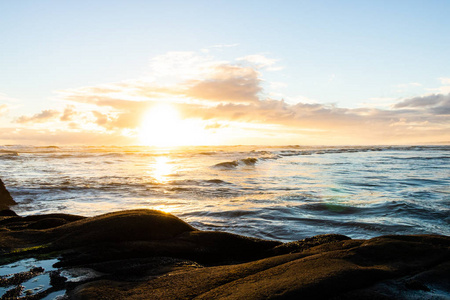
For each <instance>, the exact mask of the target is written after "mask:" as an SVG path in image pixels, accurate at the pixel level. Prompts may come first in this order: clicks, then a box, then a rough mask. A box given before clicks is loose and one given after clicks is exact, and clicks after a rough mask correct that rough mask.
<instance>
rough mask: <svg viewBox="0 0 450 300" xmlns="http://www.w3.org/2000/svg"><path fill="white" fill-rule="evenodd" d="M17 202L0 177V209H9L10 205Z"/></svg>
mask: <svg viewBox="0 0 450 300" xmlns="http://www.w3.org/2000/svg"><path fill="white" fill-rule="evenodd" d="M15 204H17V203H16V201H14V199H13V198H12V197H11V194H10V193H9V192H8V190H7V189H6V187H5V184H4V183H3V181H2V180H1V179H0V210H4V209H8V208H9V207H10V206H12V205H15Z"/></svg>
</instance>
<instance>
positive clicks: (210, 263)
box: [0, 210, 450, 299]
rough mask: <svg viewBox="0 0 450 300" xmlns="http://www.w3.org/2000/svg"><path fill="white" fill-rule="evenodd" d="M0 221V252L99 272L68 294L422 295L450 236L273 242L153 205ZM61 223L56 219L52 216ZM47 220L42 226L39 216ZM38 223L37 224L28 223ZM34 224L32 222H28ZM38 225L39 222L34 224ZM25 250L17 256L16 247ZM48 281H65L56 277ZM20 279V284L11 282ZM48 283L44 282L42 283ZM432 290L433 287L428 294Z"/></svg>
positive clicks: (446, 266)
mask: <svg viewBox="0 0 450 300" xmlns="http://www.w3.org/2000/svg"><path fill="white" fill-rule="evenodd" d="M63 216H65V215H59V217H58V216H57V214H52V215H42V216H30V217H23V218H22V217H14V216H13V217H8V218H5V219H3V220H0V223H1V224H0V226H3V227H4V228H6V230H3V231H0V251H1V252H2V254H4V257H8V258H11V257H12V258H17V257H18V256H19V255H26V256H27V257H29V255H30V254H32V253H33V252H30V250H26V249H36V250H31V251H36V252H34V253H37V254H39V255H48V254H49V253H51V254H52V255H55V253H56V254H58V255H59V257H61V262H60V263H59V264H57V265H55V267H77V266H79V267H83V268H90V269H92V270H95V271H96V272H100V273H101V275H100V276H101V277H100V278H98V277H95V278H91V279H89V281H90V282H87V283H86V282H83V283H73V282H70V283H69V282H66V283H65V287H66V288H67V289H68V295H69V298H70V299H193V298H195V299H225V298H227V299H411V298H412V299H420V298H429V299H430V298H433V296H438V297H440V296H442V295H444V297H448V296H450V284H449V282H450V262H449V258H450V237H447V236H439V235H398V236H396V235H390V236H381V237H377V238H373V239H369V240H352V239H350V238H348V237H346V236H342V235H334V234H330V235H319V236H315V237H311V238H307V239H304V240H301V241H296V242H291V243H284V244H283V243H281V242H277V241H267V240H261V239H255V238H248V237H244V236H239V235H235V234H231V233H225V232H211V231H200V230H197V229H195V228H193V227H192V226H190V225H189V224H187V223H185V222H183V221H182V220H180V219H178V218H177V217H175V216H173V215H170V214H166V213H163V212H159V211H154V210H131V211H122V212H116V213H110V214H105V215H101V216H96V217H91V218H81V217H80V218H78V219H77V217H74V216H72V217H70V218H71V219H72V220H73V221H69V220H67V218H65V217H63ZM59 218H62V219H63V220H65V221H67V223H66V224H62V225H60V226H56V227H51V228H45V227H46V226H43V225H45V224H51V225H55V224H56V225H57V222H64V221H56V220H55V219H59ZM46 222H48V223H46ZM36 224H38V225H39V224H41V225H39V226H38V225H36ZM33 226H35V228H33ZM39 227H40V228H39ZM21 253H24V254H21ZM53 281H54V283H55V285H58V284H59V285H63V281H64V279H63V278H59V277H58V274H55V275H54V279H53ZM17 282H18V283H20V281H17ZM49 290H50V289H49ZM434 293H436V294H434Z"/></svg>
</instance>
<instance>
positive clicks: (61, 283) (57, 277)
mask: <svg viewBox="0 0 450 300" xmlns="http://www.w3.org/2000/svg"><path fill="white" fill-rule="evenodd" d="M49 276H50V284H51V286H53V287H54V288H56V289H62V288H64V287H65V284H66V281H67V278H66V277H64V276H61V272H60V271H51V272H50V273H49Z"/></svg>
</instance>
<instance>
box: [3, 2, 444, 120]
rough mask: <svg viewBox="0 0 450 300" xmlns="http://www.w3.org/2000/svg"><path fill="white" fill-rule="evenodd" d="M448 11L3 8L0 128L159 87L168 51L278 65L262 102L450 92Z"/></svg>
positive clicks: (370, 100) (237, 6) (354, 103)
mask: <svg viewBox="0 0 450 300" xmlns="http://www.w3.org/2000/svg"><path fill="white" fill-rule="evenodd" d="M449 11H450V2H448V1H70V2H69V1H2V2H1V3H0V15H1V17H0V32H1V37H2V38H1V42H0V43H1V52H0V53H1V54H0V95H1V96H2V98H0V105H1V104H2V102H3V105H4V111H6V105H8V108H7V113H4V114H3V115H0V125H2V126H3V127H4V128H7V127H8V128H9V127H18V126H25V125H26V124H21V125H19V124H18V123H17V122H16V121H15V120H17V118H20V117H21V116H23V115H28V116H30V115H34V114H36V115H37V114H39V112H41V111H44V110H48V109H51V108H58V107H59V108H60V109H62V108H63V106H64V105H63V104H61V103H62V101H63V100H61V99H60V98H58V96H57V93H56V92H57V91H64V90H69V89H77V88H81V87H92V86H98V85H101V84H108V83H117V82H122V81H127V80H136V79H137V78H144V77H152V76H154V75H153V74H152V72H153V71H154V70H152V69H151V68H150V67H149V65H151V61H152V59H154V58H155V57H160V56H162V55H165V54H167V53H169V52H189V53H196V55H198V56H199V57H200V56H202V57H203V58H205V59H209V60H213V61H217V62H218V61H224V62H230V63H231V62H232V64H244V65H245V63H246V62H247V61H246V60H242V58H243V57H248V56H251V55H259V56H261V57H265V58H267V59H269V60H272V64H271V65H270V66H264V67H258V66H256V67H255V68H256V69H257V71H258V72H259V77H258V78H259V80H260V88H261V92H260V96H259V97H261V99H263V98H271V99H277V100H281V99H284V100H285V101H286V102H288V103H290V104H295V103H298V102H301V103H318V104H323V105H330V104H333V105H335V106H337V107H342V108H347V109H357V108H361V107H378V108H384V109H387V107H388V106H389V105H391V106H392V105H395V103H396V102H400V101H404V100H405V99H408V98H413V97H418V96H426V95H429V94H432V93H443V94H445V92H446V91H447V90H446V88H445V87H446V86H447V85H450V84H447V83H446V82H447V81H446V79H448V78H450V55H449V53H450V52H449V51H448V49H449V48H450V34H449V33H448V32H449V28H450V19H449V18H448V12H449ZM253 64H255V62H254V61H253ZM442 91H444V92H442ZM149 100H152V99H149ZM153 100H154V99H153ZM422 122H423V120H422ZM439 122H440V123H442V120H440V121H439ZM30 125H31V124H30ZM447 125H448V122H447V124H446V126H447Z"/></svg>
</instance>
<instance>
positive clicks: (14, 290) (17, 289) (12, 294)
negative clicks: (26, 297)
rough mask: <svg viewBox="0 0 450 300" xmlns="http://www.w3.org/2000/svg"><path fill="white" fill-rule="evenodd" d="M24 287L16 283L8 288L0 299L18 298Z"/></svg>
mask: <svg viewBox="0 0 450 300" xmlns="http://www.w3.org/2000/svg"><path fill="white" fill-rule="evenodd" d="M24 289H25V288H24V287H23V286H21V285H18V286H16V287H14V288H12V289H10V290H8V291H7V292H6V293H5V294H4V295H3V296H2V297H1V298H0V299H1V300H11V299H18V298H19V297H20V295H21V294H22V292H23V290H24Z"/></svg>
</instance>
